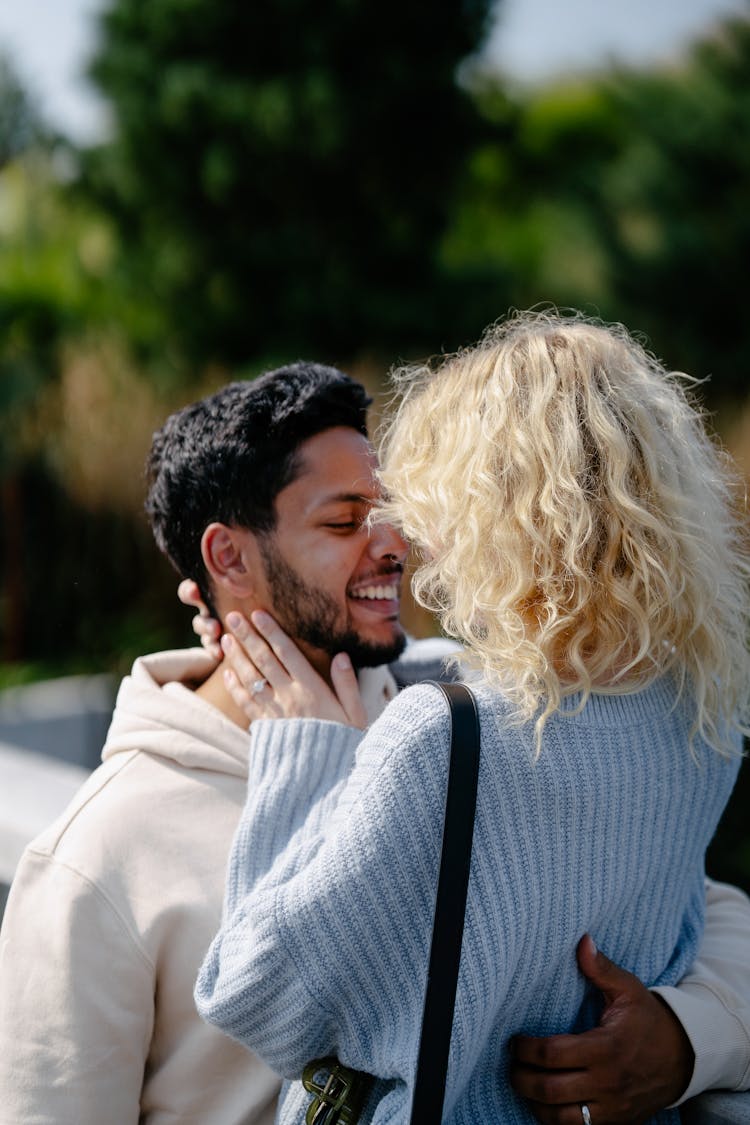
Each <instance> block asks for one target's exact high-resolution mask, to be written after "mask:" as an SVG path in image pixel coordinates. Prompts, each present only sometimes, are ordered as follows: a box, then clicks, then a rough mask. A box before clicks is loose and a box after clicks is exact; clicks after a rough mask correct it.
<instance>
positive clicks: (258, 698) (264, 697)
mask: <svg viewBox="0 0 750 1125" xmlns="http://www.w3.org/2000/svg"><path fill="white" fill-rule="evenodd" d="M223 675H224V683H225V685H226V688H227V691H228V692H229V694H230V695H231V697H232V699H233V700H234V702H235V703H236V705H237V706H238V707H239V709H240V710H241V711H242V712H243V714H244V715H245V717H246V719H247V720H248V722H249V723H252V722H254V721H255V720H256V719H280V718H283V717H284V715H283V711H282V709H281V708H280V707H279V705H278V703H277V702H276V700H275V698H274V694H273V689H272V688H271V687H269V686H268V685H266V687H264V688H263V689H262V690H261V691H258V692H251V691H248V690H247V688H245V687H244V686H243V684H241V683H240V681H239V680H238V679H237V676H236V675H235V673H234V672H233V671H232V669H231V668H225V669H224V673H223Z"/></svg>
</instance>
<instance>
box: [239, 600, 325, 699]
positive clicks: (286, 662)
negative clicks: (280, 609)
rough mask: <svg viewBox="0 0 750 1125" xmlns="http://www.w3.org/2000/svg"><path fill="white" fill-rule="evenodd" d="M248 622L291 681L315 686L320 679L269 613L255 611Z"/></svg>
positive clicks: (259, 610)
mask: <svg viewBox="0 0 750 1125" xmlns="http://www.w3.org/2000/svg"><path fill="white" fill-rule="evenodd" d="M250 621H251V622H252V627H253V628H254V629H255V630H256V632H257V634H258V635H259V636H261V637H262V638H263V640H264V641H265V642H266V643H267V644H268V645H269V646H270V648H271V649H272V650H273V653H274V656H275V657H276V659H277V660H278V661H279V663H280V664H281V665H282V666H283V667H284V668H285V669H286V671H287V672H288V673H289V676H290V677H291V678H292V679H294V680H297V681H298V682H299V683H300V684H304V685H305V686H312V685H317V683H318V681H319V679H320V677H319V676H318V673H317V672H316V671H315V669H314V668H313V667H312V665H311V664H310V662H309V661H308V659H307V657H306V656H304V655H303V654H302V653H301V652H300V650H299V649H298V648H297V646H296V644H295V643H294V641H293V640H292V638H291V637H290V636H289V634H288V633H285V632H284V630H283V629H282V628H281V626H280V625H279V623H278V622H277V621H276V620H275V619H274V618H273V617H271V615H270V613H265V612H264V611H263V610H262V609H256V610H255V611H254V612H253V613H251V614H250Z"/></svg>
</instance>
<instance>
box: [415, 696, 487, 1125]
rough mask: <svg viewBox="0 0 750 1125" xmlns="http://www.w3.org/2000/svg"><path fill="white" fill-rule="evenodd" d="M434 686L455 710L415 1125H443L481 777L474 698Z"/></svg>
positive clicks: (420, 1050)
mask: <svg viewBox="0 0 750 1125" xmlns="http://www.w3.org/2000/svg"><path fill="white" fill-rule="evenodd" d="M433 682H434V683H435V687H439V688H440V690H441V691H442V692H443V694H444V695H445V697H446V699H447V700H448V705H449V707H450V709H451V758H450V769H449V773H448V792H447V795H446V801H445V824H444V827H443V847H442V853H441V856H440V875H439V878H438V889H437V899H436V902H435V920H434V922H433V926H432V946H431V948H430V965H429V969H428V971H427V989H426V992H425V998H424V1009H423V1013H422V1034H421V1037H420V1041H419V1056H418V1061H417V1074H416V1078H415V1082H414V1097H413V1099H412V1107H411V1125H439V1122H440V1120H441V1117H442V1112H443V1099H444V1097H445V1080H446V1072H447V1070H448V1054H449V1051H450V1044H451V1029H452V1027H453V1009H454V1006H455V1003H456V987H457V985H458V967H459V963H460V960H461V942H462V939H463V933H464V913H465V910H466V894H467V891H468V886H469V870H470V867H471V844H472V839H473V836H474V812H475V809H476V800H477V780H478V777H479V716H478V714H477V707H476V701H475V699H474V696H473V695H472V693H471V692H470V691H469V689H468V688H467V687H466V685H465V684H458V683H454V684H451V683H439V682H437V681H433Z"/></svg>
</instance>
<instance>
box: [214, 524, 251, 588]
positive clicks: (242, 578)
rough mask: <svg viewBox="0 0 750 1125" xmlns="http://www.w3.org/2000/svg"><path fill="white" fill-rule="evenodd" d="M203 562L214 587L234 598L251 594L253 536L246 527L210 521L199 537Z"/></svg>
mask: <svg viewBox="0 0 750 1125" xmlns="http://www.w3.org/2000/svg"><path fill="white" fill-rule="evenodd" d="M201 555H202V556H203V565H204V566H205V568H206V570H207V571H208V573H209V576H210V577H211V579H212V581H213V583H214V584H215V586H216V587H217V589H221V590H224V591H226V593H227V594H230V595H231V596H232V597H233V598H248V597H251V596H252V594H253V593H254V591H255V587H256V573H257V571H256V568H255V566H254V565H253V564H254V562H255V561H256V556H258V548H257V544H256V542H255V536H254V535H253V533H252V532H251V531H248V530H247V529H246V528H239V527H228V526H227V524H225V523H210V524H209V525H208V527H207V528H206V530H205V531H204V532H203V535H202V536H201Z"/></svg>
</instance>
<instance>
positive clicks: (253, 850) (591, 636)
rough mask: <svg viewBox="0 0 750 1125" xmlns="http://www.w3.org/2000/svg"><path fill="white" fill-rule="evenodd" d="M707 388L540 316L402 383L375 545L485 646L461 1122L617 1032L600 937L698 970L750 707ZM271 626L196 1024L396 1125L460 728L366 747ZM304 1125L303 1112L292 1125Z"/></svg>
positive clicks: (299, 1104) (749, 675) (412, 719)
mask: <svg viewBox="0 0 750 1125" xmlns="http://www.w3.org/2000/svg"><path fill="white" fill-rule="evenodd" d="M685 383H686V380H685V379H684V378H682V377H680V376H677V375H675V374H670V373H668V372H666V371H665V370H664V369H663V368H662V367H661V366H660V365H659V364H658V363H657V362H656V361H655V360H654V359H653V358H652V357H651V356H649V355H648V353H647V352H646V351H645V350H644V349H643V348H642V347H641V346H640V345H639V344H638V343H637V342H636V341H634V340H633V339H632V338H631V337H630V336H629V335H628V334H627V333H626V332H625V331H624V330H623V329H622V328H619V327H614V328H613V327H605V326H602V325H600V324H598V323H593V322H588V321H586V320H584V319H583V318H581V317H570V318H568V317H560V316H557V315H546V314H520V315H516V316H514V317H512V318H510V319H509V320H507V321H505V322H504V323H502V324H500V325H498V326H495V327H493V328H492V329H491V330H490V331H489V332H488V333H487V334H486V335H485V337H484V338H483V339H482V340H481V341H480V343H479V344H478V345H477V346H476V347H474V348H471V349H468V350H466V351H464V352H461V353H459V354H458V355H455V356H450V357H448V358H445V359H442V360H441V361H440V362H438V363H437V364H436V365H434V366H425V367H418V368H410V369H407V370H405V371H402V372H400V373H398V374H397V384H398V389H399V392H400V399H399V405H398V406H397V408H396V410H395V412H394V414H393V416H392V420H391V422H390V424H389V425H388V427H387V429H386V431H385V435H384V440H383V451H382V465H383V469H382V482H383V486H384V492H385V495H386V496H387V497H388V500H387V502H386V503H384V505H383V507H382V510H381V511H380V512H378V514H377V518H382V519H388V520H390V521H392V522H394V523H395V524H397V525H398V526H399V528H400V529H402V531H403V532H404V534H406V535H407V536H408V537H409V538H410V539H412V541H413V542H415V543H416V544H417V545H418V547H420V548H421V549H422V553H423V561H422V564H421V566H420V567H419V568H418V570H417V573H416V575H415V578H414V588H415V592H416V594H417V597H418V598H419V600H420V601H421V602H422V603H423V604H425V605H427V606H430V607H431V608H433V609H434V610H435V611H436V612H437V613H438V615H439V617H440V619H441V622H442V625H443V628H444V630H445V631H446V632H447V633H448V634H449V635H451V636H453V637H456V638H458V639H459V640H460V641H461V642H462V644H463V646H464V649H465V652H466V659H467V662H468V664H469V665H470V666H471V667H473V668H474V669H475V678H474V679H473V686H474V689H475V693H476V696H477V699H478V706H479V713H480V723H481V732H482V734H481V739H482V747H481V754H482V758H481V771H480V780H479V798H478V805H477V816H476V824H475V832H474V851H473V858H472V874H471V881H470V886H469V898H468V905H467V912H466V928H465V932H464V943H463V953H462V961H461V972H460V977H459V986H458V995H457V1003H456V1014H455V1020H454V1033H453V1041H452V1049H451V1061H450V1066H449V1071H448V1076H447V1088H446V1100H445V1110H444V1120H445V1121H448V1122H456V1123H459V1122H461V1123H463V1122H466V1123H468V1122H472V1123H475V1122H495V1121H502V1122H514V1121H518V1122H524V1121H529V1120H530V1119H531V1115H530V1111H529V1109H528V1108H527V1107H526V1105H525V1104H524V1103H523V1102H522V1101H521V1100H520V1099H518V1098H517V1097H516V1095H515V1094H514V1093H513V1092H512V1090H511V1088H510V1086H509V1084H508V1082H507V1081H506V1080H505V1079H506V1076H507V1065H508V1040H509V1037H510V1035H511V1034H513V1033H515V1032H519V1031H524V1032H526V1033H528V1034H535V1035H548V1034H550V1033H554V1032H560V1031H567V1030H579V1029H581V1028H583V1027H586V1026H591V1025H592V1024H593V1023H594V1022H595V1021H596V1018H597V1003H598V1001H597V999H596V996H595V995H594V994H593V992H592V991H591V990H588V989H587V986H586V982H585V981H584V979H583V978H582V977H581V976H579V975H577V974H576V972H575V950H576V946H577V943H578V941H579V939H580V938H581V935H582V934H584V933H590V934H591V935H593V938H594V940H595V941H596V943H597V944H598V945H599V947H600V948H602V949H604V950H605V952H606V953H607V954H609V955H610V956H611V957H613V958H614V959H616V960H618V961H619V962H621V963H622V964H624V965H625V966H627V967H628V968H629V969H630V970H632V971H633V972H635V973H636V974H637V975H638V976H639V977H640V978H641V979H642V980H644V981H646V982H647V983H648V984H649V985H671V984H674V983H676V981H677V980H679V979H680V977H681V976H682V975H683V974H684V972H685V971H686V969H687V968H688V967H689V965H690V964H691V962H692V960H693V958H694V956H695V953H696V949H697V946H698V942H699V940H700V936H701V931H702V926H703V915H704V906H705V904H704V882H703V878H704V872H703V857H704V852H705V848H706V845H707V843H708V841H709V840H710V838H711V836H712V835H713V832H714V830H715V827H716V824H717V821H718V818H719V816H720V815H721V811H722V809H723V807H724V805H725V803H726V800H727V798H728V796H729V793H730V791H731V788H732V784H733V782H734V778H735V776H736V771H737V766H738V758H739V749H740V743H741V737H740V736H741V732H742V731H743V730H744V729H745V722H746V710H745V709H746V706H747V700H748V698H750V691H749V688H750V660H749V659H748V652H747V648H746V637H747V630H748V600H747V578H748V573H749V566H748V558H747V555H746V553H745V549H744V546H743V543H742V536H741V532H740V525H739V523H738V520H737V518H736V516H735V515H734V512H733V506H732V497H731V479H730V476H729V475H728V472H727V470H726V468H725V466H724V464H723V459H722V457H721V455H720V453H719V452H718V451H717V449H716V448H715V446H714V445H713V444H712V443H711V441H710V440H709V439H708V438H707V436H706V434H705V433H704V430H703V426H702V423H701V419H700V417H699V414H698V413H697V412H696V411H695V409H694V408H693V407H692V406H691V405H690V402H689V399H688V397H687V395H686V392H685V389H684V388H685ZM253 623H254V626H255V628H254V629H253V630H251V632H250V635H249V637H248V640H247V642H246V644H247V651H248V657H247V658H245V659H244V660H241V661H240V662H239V663H238V667H240V668H241V669H242V678H243V679H244V680H245V681H246V687H247V688H249V685H250V684H251V683H253V689H252V690H251V691H250V690H246V687H243V685H242V683H241V682H240V680H239V679H237V678H235V679H234V681H233V686H234V691H235V694H236V698H237V699H238V700H242V702H243V705H244V707H245V709H246V713H247V715H248V717H249V718H250V719H251V720H252V727H251V735H250V737H251V740H252V745H251V751H250V778H249V790H248V792H249V796H248V802H247V805H246V808H245V812H244V814H243V818H242V821H241V825H240V829H239V832H238V835H237V837H236V840H235V844H234V848H233V852H232V857H231V860H230V869H229V877H228V888H227V900H226V906H225V917H224V923H223V927H222V929H221V931H220V933H219V934H218V935H217V937H216V939H215V941H214V943H213V944H212V946H211V949H210V950H209V953H208V955H207V957H206V961H205V963H204V966H203V969H202V971H201V975H200V977H199V980H198V984H197V987H196V1001H197V1003H198V1007H199V1010H200V1011H201V1013H202V1015H203V1016H204V1017H205V1018H206V1019H208V1020H209V1021H211V1022H213V1023H216V1024H217V1025H218V1026H219V1027H221V1028H222V1029H223V1030H225V1031H226V1032H228V1033H229V1034H231V1035H233V1036H235V1037H236V1038H238V1039H240V1040H241V1041H242V1042H244V1043H246V1045H247V1046H249V1047H252V1048H253V1049H254V1050H255V1051H257V1052H258V1053H259V1054H261V1055H262V1056H263V1057H264V1058H265V1059H266V1060H267V1061H268V1062H269V1063H270V1064H271V1066H273V1067H274V1068H275V1069H276V1070H278V1071H280V1072H281V1073H282V1074H284V1075H286V1076H288V1077H289V1078H298V1077H299V1075H300V1074H301V1072H302V1069H303V1068H304V1066H305V1064H306V1063H307V1062H308V1061H309V1060H310V1059H312V1058H319V1057H321V1056H326V1055H337V1056H338V1057H339V1058H340V1059H341V1060H342V1061H343V1062H344V1063H346V1064H347V1065H348V1066H351V1067H353V1068H355V1069H357V1070H363V1071H368V1072H370V1073H372V1074H374V1075H376V1076H377V1077H378V1078H379V1079H381V1081H379V1082H378V1083H376V1086H375V1089H374V1093H373V1095H372V1097H371V1099H370V1101H369V1103H368V1106H367V1108H366V1111H365V1114H364V1116H363V1120H367V1121H373V1122H377V1123H380V1122H404V1121H406V1120H407V1119H408V1113H409V1105H410V1098H411V1083H412V1079H413V1073H414V1065H415V1059H416V1051H417V1044H418V1038H419V1024H420V1018H421V1013H422V1000H423V992H424V983H425V975H426V967H427V958H428V950H429V938H430V930H431V924H432V909H433V904H434V894H435V885H436V877H437V866H438V858H439V847H440V834H441V824H442V813H443V804H444V797H445V786H446V778H447V762H448V737H449V723H448V715H447V711H446V709H445V705H444V702H443V701H442V700H441V698H440V696H439V693H438V692H437V691H436V690H435V689H434V688H432V687H430V686H428V685H422V686H417V687H413V688H409V689H407V690H406V691H404V692H402V694H401V695H400V696H399V697H398V698H397V699H396V700H395V701H394V702H393V703H391V704H390V705H389V707H388V708H387V709H386V711H385V713H384V714H383V715H382V716H381V718H380V719H379V720H377V721H376V722H375V723H374V725H373V726H372V727H371V728H370V729H369V730H368V731H367V732H366V733H364V734H363V733H362V731H360V730H358V729H356V728H355V727H353V726H352V725H350V723H351V721H352V718H353V717H354V716H355V714H356V711H357V699H356V681H355V680H354V677H353V674H352V673H351V670H350V668H348V667H347V661H346V659H345V658H344V659H343V660H341V661H340V658H338V657H337V658H335V660H334V668H333V679H334V682H335V683H336V687H337V694H336V695H334V693H333V692H332V691H329V692H328V693H327V698H326V699H325V704H324V705H325V711H323V710H318V709H317V708H318V707H320V706H321V705H320V703H315V701H316V699H317V700H319V699H320V697H321V695H322V694H324V693H323V692H322V691H321V684H319V683H315V685H314V690H310V684H311V680H310V670H309V669H308V668H307V667H306V665H305V662H304V661H303V660H302V657H301V656H300V654H299V653H298V652H297V651H296V650H295V649H294V647H293V646H292V645H291V643H290V642H289V640H288V639H287V638H285V637H284V636H283V635H282V634H280V631H279V630H278V628H277V627H275V626H274V625H273V623H272V622H270V621H269V620H268V618H267V617H266V616H264V615H263V614H254V615H253ZM235 650H236V646H235ZM230 680H231V677H230ZM336 701H338V705H339V709H338V712H336V711H332V706H333V705H334V704H335V703H336ZM318 714H325V715H326V716H328V717H327V719H326V720H322V719H318V718H317V717H316V716H317V715H318ZM332 715H334V716H335V718H336V719H337V720H339V721H331V716H332ZM269 720H270V721H269ZM307 1104H309V1095H306V1094H305V1093H304V1091H303V1090H302V1088H301V1085H300V1083H299V1082H292V1083H291V1084H290V1085H289V1086H288V1087H287V1089H286V1092H285V1093H284V1094H283V1096H282V1102H281V1105H280V1120H281V1122H282V1123H285V1122H301V1121H302V1120H303V1119H304V1112H305V1109H304V1107H305V1106H306V1105H307ZM596 1109H597V1107H596V1104H595V1103H592V1104H589V1105H587V1106H586V1107H585V1113H583V1111H582V1108H581V1106H580V1105H577V1104H573V1105H570V1106H569V1107H567V1112H566V1113H565V1112H564V1113H562V1114H558V1120H561V1121H564V1122H567V1121H569V1122H570V1125H580V1123H581V1121H582V1120H583V1121H586V1119H587V1117H588V1119H589V1120H590V1121H592V1122H593V1125H597V1118H596ZM672 1119H674V1120H675V1121H676V1120H677V1114H676V1111H665V1112H664V1113H663V1114H660V1115H659V1120H663V1121H667V1120H672Z"/></svg>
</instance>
